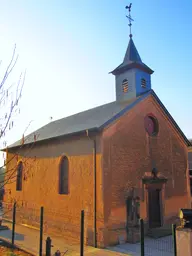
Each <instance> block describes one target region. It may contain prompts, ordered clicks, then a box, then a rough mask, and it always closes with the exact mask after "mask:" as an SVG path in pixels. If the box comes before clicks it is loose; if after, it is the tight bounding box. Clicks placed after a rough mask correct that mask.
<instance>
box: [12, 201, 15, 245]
mask: <svg viewBox="0 0 192 256" xmlns="http://www.w3.org/2000/svg"><path fill="white" fill-rule="evenodd" d="M15 220H16V202H14V205H13V222H12V246H14V242H15Z"/></svg>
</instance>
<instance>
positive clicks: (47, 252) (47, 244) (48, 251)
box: [45, 236, 51, 256]
mask: <svg viewBox="0 0 192 256" xmlns="http://www.w3.org/2000/svg"><path fill="white" fill-rule="evenodd" d="M45 252H46V254H45V255H46V256H51V238H50V237H49V236H48V237H47V239H46V250H45Z"/></svg>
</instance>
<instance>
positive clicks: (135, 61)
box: [111, 37, 153, 75]
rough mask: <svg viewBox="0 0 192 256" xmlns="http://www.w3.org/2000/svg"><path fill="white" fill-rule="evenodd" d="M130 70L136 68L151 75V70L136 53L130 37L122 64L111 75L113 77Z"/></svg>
mask: <svg viewBox="0 0 192 256" xmlns="http://www.w3.org/2000/svg"><path fill="white" fill-rule="evenodd" d="M131 68H138V69H141V70H143V71H145V72H147V73H149V74H152V73H153V70H152V69H150V68H149V67H148V66H147V65H146V64H144V63H143V62H142V60H141V57H140V55H139V53H138V51H137V48H136V47H135V44H134V42H133V39H132V37H131V38H130V40H129V44H128V47H127V51H126V53H125V57H124V59H123V62H122V63H121V64H120V65H119V66H118V67H117V68H116V69H114V70H113V71H112V72H111V73H112V74H113V75H116V74H118V73H122V72H124V71H125V70H128V69H131Z"/></svg>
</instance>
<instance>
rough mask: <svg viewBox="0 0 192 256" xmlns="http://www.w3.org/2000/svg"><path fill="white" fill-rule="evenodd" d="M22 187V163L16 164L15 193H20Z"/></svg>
mask: <svg viewBox="0 0 192 256" xmlns="http://www.w3.org/2000/svg"><path fill="white" fill-rule="evenodd" d="M22 187H23V162H22V161H19V162H18V164H17V176H16V191H22Z"/></svg>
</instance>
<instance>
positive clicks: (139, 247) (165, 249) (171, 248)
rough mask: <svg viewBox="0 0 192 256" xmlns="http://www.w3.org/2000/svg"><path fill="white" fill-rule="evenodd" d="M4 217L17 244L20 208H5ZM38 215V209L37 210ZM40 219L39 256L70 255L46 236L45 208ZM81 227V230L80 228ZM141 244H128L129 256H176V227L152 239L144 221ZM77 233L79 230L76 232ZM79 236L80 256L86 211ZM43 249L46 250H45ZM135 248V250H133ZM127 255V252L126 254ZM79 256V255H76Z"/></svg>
mask: <svg viewBox="0 0 192 256" xmlns="http://www.w3.org/2000/svg"><path fill="white" fill-rule="evenodd" d="M3 214H4V216H7V215H9V217H11V218H12V229H11V243H12V245H13V246H14V244H15V233H16V230H15V223H16V219H17V218H16V217H17V214H18V215H19V208H17V205H16V203H14V204H12V207H10V206H9V207H5V209H4V210H3ZM36 214H37V209H36ZM37 216H38V218H37V219H36V220H35V221H36V223H37V224H38V226H39V231H38V232H39V239H38V241H37V243H38V244H37V247H38V248H39V256H42V255H43V251H45V252H46V256H52V255H55V256H61V255H68V252H69V253H71V252H70V249H69V248H65V249H63V250H61V251H59V250H58V249H56V248H55V247H54V238H53V239H52V238H51V237H50V236H45V235H44V227H45V225H44V220H45V218H44V208H43V207H41V208H40V209H39V211H38V214H37ZM79 227H80V228H79ZM139 227H140V229H139V230H140V242H139V243H137V244H134V245H133V244H126V250H127V254H128V255H129V253H132V252H133V255H135V256H176V255H177V251H176V225H172V235H169V236H165V237H161V238H156V239H155V238H150V237H148V236H146V235H145V230H144V221H143V220H142V219H141V220H140V226H139ZM76 232H77V230H76ZM77 236H78V237H79V240H78V243H77V244H76V248H78V249H77V250H76V253H77V252H79V255H80V256H83V255H84V247H85V241H84V237H85V234H84V211H81V214H79V226H78V232H77ZM43 247H44V248H45V250H43ZM133 248H135V249H134V250H135V251H134V250H133ZM124 253H125V252H124ZM76 255H77V254H76Z"/></svg>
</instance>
